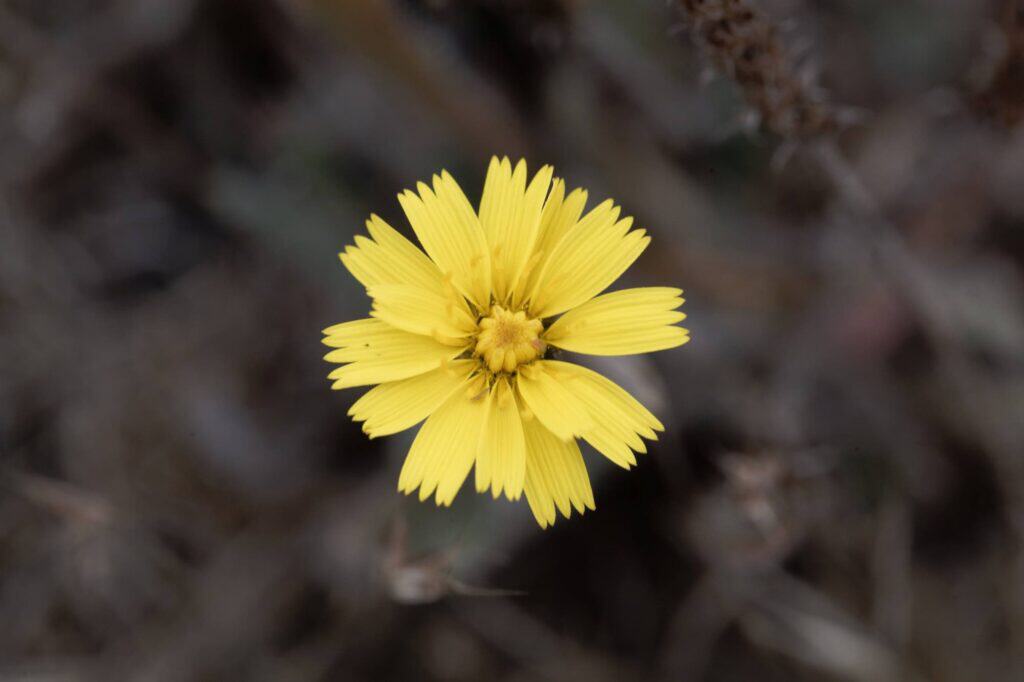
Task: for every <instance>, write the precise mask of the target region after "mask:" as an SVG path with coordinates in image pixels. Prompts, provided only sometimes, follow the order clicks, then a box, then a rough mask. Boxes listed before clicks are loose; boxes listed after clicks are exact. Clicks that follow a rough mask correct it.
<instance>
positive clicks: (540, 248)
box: [513, 178, 587, 307]
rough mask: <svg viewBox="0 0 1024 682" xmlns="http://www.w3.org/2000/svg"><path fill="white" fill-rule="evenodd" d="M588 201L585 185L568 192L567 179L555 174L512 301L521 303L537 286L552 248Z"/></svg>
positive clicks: (514, 303) (571, 225) (575, 221)
mask: <svg viewBox="0 0 1024 682" xmlns="http://www.w3.org/2000/svg"><path fill="white" fill-rule="evenodd" d="M586 203H587V193H586V191H585V190H582V189H574V190H573V191H572V192H571V193H570V194H569V196H568V197H566V196H565V183H564V182H563V181H562V180H561V178H555V179H554V180H553V181H552V184H551V192H550V193H549V194H548V199H547V201H546V202H545V203H544V212H543V213H542V214H541V219H540V230H539V232H538V233H537V242H536V245H535V246H534V249H533V256H531V258H530V260H529V261H528V262H527V267H526V270H525V271H524V272H523V275H522V278H521V281H520V282H519V286H517V287H516V291H515V292H514V297H513V305H514V306H516V307H518V306H519V304H520V303H521V302H522V301H523V300H524V299H525V298H526V297H527V296H528V294H529V293H530V292H532V291H533V290H534V289H535V288H536V284H537V280H538V278H539V277H540V274H541V272H542V271H543V269H544V267H545V266H546V265H547V262H548V260H550V258H551V252H552V251H553V250H554V248H555V246H556V245H557V244H558V243H559V242H560V241H562V238H563V237H564V236H565V235H566V233H567V232H568V231H569V230H570V229H571V228H572V227H574V226H575V225H576V223H577V222H579V219H580V215H582V213H583V207H584V206H585V205H586Z"/></svg>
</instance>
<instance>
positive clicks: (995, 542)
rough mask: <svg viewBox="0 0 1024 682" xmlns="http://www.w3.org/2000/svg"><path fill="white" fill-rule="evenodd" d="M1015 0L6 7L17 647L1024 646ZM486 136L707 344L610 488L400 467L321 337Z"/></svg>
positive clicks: (622, 377)
mask: <svg viewBox="0 0 1024 682" xmlns="http://www.w3.org/2000/svg"><path fill="white" fill-rule="evenodd" d="M1022 119H1024V6H1022V4H1021V3H1020V2H1019V0H1008V1H1004V0H992V1H989V0H900V1H898V2H896V1H893V0H759V1H754V0H670V1H669V2H666V1H665V0H642V1H640V2H634V1H630V0H615V1H607V2H599V1H597V0H475V1H470V0H394V1H387V0H247V1H244V2H243V1H242V0H234V1H229V0H173V1H168V0H46V1H45V2H43V1H39V0H3V1H2V2H0V140H2V146H0V149H2V153H0V680H33V681H44V680H45V681H49V680H55V681H56V680H60V681H64V680H69V681H73V680H93V679H96V680H157V681H164V680H167V681H172V680H438V681H440V680H456V681H457V680H483V679H488V680H495V679H497V680H509V681H515V682H518V681H525V680H587V681H588V682H590V681H601V680H692V681H697V680H721V681H734V680H735V681H746V680H759V681H762V680H767V681H774V680H854V681H870V682H874V681H886V680H932V681H935V682H940V681H946V680H985V681H986V682H988V681H1001V680H1006V681H1011V680H1021V679H1024V545H1022V536H1024V279H1022V278H1024V126H1020V125H1018V123H1019V122H1020V121H1021V120H1022ZM491 154H508V155H512V156H513V157H518V156H520V155H522V156H525V157H526V158H527V159H528V161H529V162H530V164H531V169H532V168H536V167H538V166H539V165H540V164H542V163H552V164H554V166H555V168H556V171H557V174H558V175H560V176H562V177H565V178H566V179H567V184H568V186H569V187H576V186H583V187H586V188H588V189H589V190H590V197H591V200H592V201H591V205H593V204H595V203H597V202H598V201H600V200H601V199H603V198H605V197H613V198H615V199H616V201H617V202H619V203H621V204H622V205H623V207H624V211H625V213H627V214H633V215H635V216H636V218H637V220H638V223H639V225H640V226H642V227H645V228H647V229H648V230H649V231H650V232H651V233H652V234H653V237H654V247H653V248H651V249H649V250H648V252H647V253H646V254H644V256H643V257H642V258H641V259H640V261H639V262H638V263H637V265H636V266H635V267H634V268H633V269H632V270H631V272H630V273H629V275H628V276H627V278H626V279H625V284H627V285H633V286H635V285H652V284H659V285H671V286H680V287H682V288H684V289H685V290H686V298H687V304H686V307H685V309H686V311H687V312H688V314H689V319H688V320H687V325H686V326H688V327H689V328H690V329H691V330H692V336H693V341H692V342H691V343H690V344H688V345H687V346H684V347H683V348H681V349H678V350H674V351H670V352H664V353H659V354H656V355H654V356H652V357H646V358H639V359H638V358H627V359H622V360H619V359H615V360H608V361H602V362H600V363H598V367H599V369H601V370H602V371H605V372H607V373H608V374H609V375H610V376H612V377H614V378H615V379H616V380H617V381H618V382H620V383H621V384H622V385H624V386H626V387H628V388H629V389H630V390H632V391H633V392H634V393H635V394H636V395H637V396H638V397H640V398H642V399H643V400H644V401H645V402H646V403H647V404H648V405H649V406H650V407H651V408H652V409H653V410H654V412H655V413H657V414H658V415H659V416H660V417H661V419H662V420H663V421H664V422H665V424H666V426H667V432H666V434H665V435H664V437H663V438H662V439H661V440H660V441H659V442H658V443H657V444H655V445H654V446H653V447H652V448H651V450H650V453H649V454H648V455H645V456H643V457H642V458H641V460H640V466H639V467H638V468H636V469H635V470H634V471H632V472H631V473H628V474H627V473H625V472H622V471H621V470H617V469H615V468H614V467H612V466H610V465H608V464H606V463H605V462H604V461H602V459H601V458H600V457H599V456H597V455H596V454H595V453H593V452H587V453H585V456H586V457H587V463H588V467H589V470H590V473H591V476H592V478H593V480H594V488H595V495H596V499H597V510H596V512H592V513H588V514H586V516H584V517H582V518H581V517H578V516H574V517H573V518H572V519H570V520H568V521H566V520H564V519H560V520H559V521H558V523H557V524H556V525H555V527H554V528H553V529H550V530H547V531H542V530H540V529H539V528H538V527H537V526H536V524H535V523H534V521H533V519H532V517H531V515H530V513H529V510H528V509H527V507H526V505H525V503H520V504H511V503H508V502H504V501H502V502H498V503H495V502H492V501H491V500H490V498H489V497H488V498H483V497H480V496H478V495H476V494H474V493H473V491H472V490H471V489H470V488H464V489H463V491H462V493H461V495H460V497H459V499H458V500H457V502H456V504H455V506H454V507H453V508H451V509H442V510H438V509H436V508H434V507H433V506H432V505H421V504H418V503H415V502H411V501H409V500H405V499H403V498H402V497H401V496H400V495H399V494H398V493H397V492H396V491H395V486H396V480H397V474H398V470H399V467H400V463H401V461H402V459H403V457H404V454H405V452H406V450H407V448H408V445H409V443H410V441H411V434H402V435H400V436H395V437H390V438H385V439H379V440H374V441H372V442H371V441H369V440H368V439H367V438H365V437H364V436H363V435H362V434H361V432H360V430H359V428H358V426H355V425H353V424H352V423H351V421H350V420H349V418H348V417H346V415H345V412H346V410H347V409H348V407H349V405H350V404H351V403H352V402H353V401H354V400H355V399H356V398H357V397H358V395H359V394H360V391H358V390H351V391H345V392H332V391H330V390H329V382H328V381H327V380H326V378H325V377H326V374H327V372H328V371H329V367H328V366H327V365H326V363H324V362H323V360H322V355H323V354H324V353H325V349H324V348H323V347H322V346H321V345H320V330H321V329H323V328H324V327H326V326H328V325H330V324H333V323H336V322H339V321H343V320H347V319H353V318H356V317H362V316H364V315H365V314H366V311H367V308H368V301H367V299H366V298H365V295H364V293H363V292H362V290H361V289H360V288H359V287H358V286H357V285H356V283H355V281H354V280H353V279H352V278H351V277H350V276H349V275H348V274H347V272H345V271H344V269H343V268H342V267H341V266H340V264H339V263H338V261H337V256H336V254H337V252H338V251H340V250H341V249H342V248H343V247H344V246H345V245H346V244H347V243H350V242H351V240H352V237H353V235H354V234H355V233H356V232H359V231H362V229H363V227H362V223H363V221H364V219H365V218H366V217H367V216H368V215H369V213H370V212H371V211H373V212H377V213H379V214H380V215H382V216H383V217H384V218H385V219H387V220H388V221H389V222H391V223H392V224H393V225H395V226H400V227H401V229H403V230H405V231H406V232H408V227H407V224H406V222H405V220H404V218H403V217H402V215H401V213H400V208H399V206H398V203H397V201H396V200H395V195H396V194H397V193H398V192H399V191H401V190H402V189H404V188H408V187H413V186H414V183H415V182H416V181H417V180H421V179H426V178H428V177H429V175H430V174H431V173H433V172H435V171H438V170H439V169H441V168H447V169H448V170H449V171H451V172H452V173H453V174H454V175H455V176H456V177H457V178H458V179H459V180H460V182H461V183H462V186H463V187H464V189H465V190H466V192H467V194H468V195H469V196H470V198H471V199H472V200H473V201H474V202H476V200H477V199H478V197H479V192H480V189H481V187H482V184H483V173H484V171H485V169H486V165H487V161H488V159H489V157H490V155H491Z"/></svg>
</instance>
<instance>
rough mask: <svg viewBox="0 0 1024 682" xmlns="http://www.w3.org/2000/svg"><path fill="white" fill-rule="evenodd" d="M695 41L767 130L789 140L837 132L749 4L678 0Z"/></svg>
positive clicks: (801, 72)
mask: <svg viewBox="0 0 1024 682" xmlns="http://www.w3.org/2000/svg"><path fill="white" fill-rule="evenodd" d="M679 4H680V7H681V8H682V10H683V12H684V13H685V15H686V18H687V20H688V22H689V25H690V28H691V32H692V34H693V39H694V41H695V42H696V43H697V45H698V46H700V47H701V49H702V50H703V51H704V53H705V54H706V55H707V56H708V58H709V59H710V60H711V61H712V63H713V64H714V65H715V66H716V67H717V68H719V69H721V70H722V71H724V72H725V73H727V74H728V75H729V76H730V77H731V78H732V79H733V80H734V81H736V83H737V85H739V87H740V89H741V90H742V92H743V96H744V98H745V99H746V101H747V103H748V104H749V105H750V106H751V107H753V108H754V110H755V111H756V112H757V114H758V115H759V116H760V119H761V124H762V125H763V126H764V127H765V128H766V129H768V130H770V131H772V132H774V133H776V134H777V135H780V136H782V137H784V138H787V139H791V140H792V139H803V140H806V139H809V138H815V137H820V136H821V135H824V134H827V133H832V132H835V131H836V130H837V129H838V127H839V126H838V123H839V119H838V116H837V114H836V111H835V110H834V109H833V108H832V107H830V106H829V105H828V104H827V103H826V102H825V100H824V97H823V96H822V94H821V89H820V88H819V87H818V86H817V85H816V83H815V82H814V77H813V73H812V72H811V71H810V70H807V69H800V68H798V66H797V63H796V60H795V58H794V57H793V55H792V54H791V53H790V51H789V50H787V49H786V46H785V44H784V43H783V41H782V38H781V37H780V35H779V31H778V29H777V27H776V25H775V24H774V23H773V22H772V21H771V20H770V19H769V18H768V17H767V16H766V15H765V14H764V12H762V11H761V10H760V9H758V8H757V7H756V6H754V5H753V4H752V3H751V2H749V1H748V0H679Z"/></svg>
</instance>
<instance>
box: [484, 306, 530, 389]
mask: <svg viewBox="0 0 1024 682" xmlns="http://www.w3.org/2000/svg"><path fill="white" fill-rule="evenodd" d="M542 331H544V325H542V324H541V322H540V320H535V319H533V318H530V317H527V316H526V313H525V312H523V311H522V310H520V311H518V312H515V313H513V312H511V311H508V310H505V309H504V308H502V307H501V306H500V305H496V306H494V307H493V308H491V314H490V315H488V316H487V317H485V318H483V319H482V320H480V325H479V332H478V333H477V337H476V349H475V350H474V351H473V353H474V355H476V356H478V357H480V358H483V362H484V364H485V365H487V368H488V369H489V370H491V371H492V372H513V371H515V369H516V368H517V367H519V366H520V365H524V364H526V363H528V362H533V361H534V360H536V359H537V358H538V357H540V356H541V354H542V353H543V352H544V342H543V341H541V339H540V333H541V332H542Z"/></svg>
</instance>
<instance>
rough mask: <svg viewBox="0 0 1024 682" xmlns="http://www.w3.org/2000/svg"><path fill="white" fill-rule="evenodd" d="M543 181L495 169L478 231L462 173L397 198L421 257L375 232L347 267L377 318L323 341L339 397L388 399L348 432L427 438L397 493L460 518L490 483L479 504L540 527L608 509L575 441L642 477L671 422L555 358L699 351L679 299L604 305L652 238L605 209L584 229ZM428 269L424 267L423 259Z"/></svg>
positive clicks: (577, 203) (558, 184) (625, 293)
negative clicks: (462, 493) (526, 512)
mask: <svg viewBox="0 0 1024 682" xmlns="http://www.w3.org/2000/svg"><path fill="white" fill-rule="evenodd" d="M586 199H587V193H586V192H585V191H583V190H580V189H576V190H574V191H572V192H570V193H569V194H568V195H567V194H566V193H565V184H564V182H563V181H562V180H560V179H558V178H554V179H552V168H551V167H550V166H544V167H543V168H541V169H540V170H539V171H538V172H537V174H536V175H534V176H533V178H532V179H530V180H529V182H527V172H526V163H525V162H524V161H520V162H519V163H518V164H516V166H515V168H514V169H513V167H512V164H511V163H510V162H509V160H508V159H507V158H505V159H501V160H499V159H497V158H493V159H491V164H490V167H489V168H488V171H487V180H486V182H485V184H484V190H483V197H482V199H481V201H480V208H479V213H477V212H476V211H474V210H473V207H472V205H470V203H469V201H468V200H467V199H466V196H465V195H464V194H463V193H462V190H461V189H460V188H459V185H458V184H457V183H456V182H455V180H454V179H453V178H452V177H451V176H450V175H449V174H448V173H447V172H442V173H441V175H440V176H437V175H435V176H434V178H433V184H432V186H428V185H426V184H424V183H419V184H418V185H417V191H416V192H412V191H406V192H404V193H403V194H400V195H399V197H398V201H399V203H400V204H401V205H402V208H403V210H404V211H405V214H406V216H407V217H408V219H409V223H410V224H411V225H412V229H413V231H414V232H415V233H416V237H417V238H418V239H419V242H420V244H422V246H423V250H422V251H421V250H420V249H419V248H417V247H416V245H414V244H413V243H412V242H410V241H409V240H407V239H406V238H405V237H403V236H402V235H401V234H399V233H398V232H397V231H396V230H395V229H394V228H392V227H391V226H389V225H388V224H387V223H385V222H384V221H383V220H381V219H380V218H379V217H378V216H376V215H372V216H370V219H369V220H368V221H367V222H366V228H367V231H368V232H369V237H364V236H357V237H356V238H355V245H354V246H350V247H348V248H347V249H346V250H345V252H344V253H342V254H340V255H341V261H342V263H344V265H345V267H346V268H348V270H349V272H351V273H352V275H353V276H354V277H355V278H356V279H357V280H359V282H360V283H361V284H362V285H363V286H365V287H366V291H367V293H368V294H369V296H370V297H371V299H372V300H373V306H372V310H371V312H370V315H371V316H370V317H369V318H366V319H361V320H354V321H351V322H344V323H342V324H338V325H334V326H333V327H329V328H328V329H326V330H324V335H325V338H324V343H325V344H326V345H327V346H330V347H331V348H333V349H334V350H332V351H331V352H329V353H328V354H327V356H326V360H327V361H328V362H333V363H339V364H340V365H341V366H340V367H338V368H336V369H335V370H334V371H332V372H331V374H330V375H329V377H330V378H331V379H332V380H333V381H334V384H333V388H335V389H342V388H349V387H353V386H368V385H374V384H376V386H375V387H374V388H372V389H370V390H369V391H368V392H367V393H366V394H365V395H363V396H362V397H361V398H360V399H359V400H357V401H356V402H355V404H354V405H353V406H352V409H351V410H350V411H349V414H350V415H351V416H352V417H353V418H354V419H355V420H356V421H361V422H363V431H365V432H366V433H367V434H369V436H370V437H371V438H375V437H377V436H384V435H389V434H393V433H397V432H399V431H403V430H405V429H408V428H411V427H413V426H415V425H416V424H418V423H420V422H422V421H424V420H426V421H425V423H424V424H423V426H422V427H421V428H420V430H419V433H418V434H417V435H416V438H415V440H414V441H413V444H412V447H411V449H410V450H409V454H408V456H407V457H406V460H405V464H404V465H403V466H402V471H401V474H400V475H399V479H398V489H399V490H400V491H402V492H404V493H406V494H411V493H412V492H413V491H415V490H417V489H418V490H419V498H420V500H426V499H427V498H428V497H430V496H431V495H433V496H434V499H435V500H436V501H437V503H438V504H444V505H449V504H451V502H452V500H453V499H454V498H455V495H456V493H458V491H459V488H461V487H462V484H463V482H464V481H465V479H466V477H467V476H468V475H469V472H470V470H471V469H474V467H475V479H476V489H477V491H478V492H485V491H487V490H490V491H491V494H492V495H493V496H494V497H495V498H497V497H498V496H500V495H501V494H504V495H505V496H506V497H507V498H508V499H510V500H517V499H519V498H520V496H521V495H522V494H523V493H524V492H525V493H526V498H527V501H528V503H529V505H530V509H531V510H532V511H533V514H534V516H535V517H536V519H537V521H538V523H540V525H541V526H543V527H547V526H548V525H550V524H552V523H554V521H555V516H556V514H555V510H556V508H557V509H558V511H560V512H561V513H562V514H563V515H564V516H566V517H568V516H569V514H570V513H571V510H572V509H573V508H575V509H576V511H577V512H579V513H581V514H582V513H583V512H584V510H585V509H593V508H594V495H593V492H592V490H591V487H590V479H589V477H588V475H587V470H586V467H585V465H584V463H583V457H582V455H581V453H580V448H579V444H578V442H577V441H578V439H583V440H584V441H586V442H587V443H589V444H590V445H591V446H592V447H593V448H594V449H595V450H597V451H598V452H600V453H601V454H602V455H604V456H605V457H607V458H608V459H610V460H611V461H612V462H614V463H615V464H617V465H619V466H621V467H623V468H625V469H628V468H630V467H631V466H633V465H635V464H636V457H635V455H634V452H646V448H645V446H644V442H643V439H644V438H646V439H649V440H654V439H656V438H657V435H656V431H661V430H663V427H662V425H661V422H659V421H658V420H657V419H656V418H655V417H654V415H652V414H651V413H650V412H649V411H648V410H647V409H646V408H645V407H644V406H643V405H641V404H640V403H639V402H638V401H637V400H636V399H635V398H633V397H632V396H631V395H630V394H629V393H627V392H626V391H625V390H623V389H622V388H621V387H619V386H618V385H616V384H615V383H614V382H612V381H611V380H609V379H607V378H605V377H604V376H602V375H600V374H598V373H597V372H594V371H592V370H589V369H587V368H585V367H583V366H581V365H577V364H573V363H569V362H563V361H560V360H556V359H554V358H553V356H552V355H553V354H552V351H553V349H559V348H560V349H564V350H568V351H574V352H578V353H585V354H591V355H631V354H636V353H646V352H650V351H656V350H663V349H666V348H673V347H675V346H680V345H682V344H684V343H686V342H687V341H689V333H688V332H687V330H686V329H683V328H682V327H679V326H677V323H678V322H680V321H682V320H683V319H684V317H685V315H684V314H683V313H681V312H679V311H678V310H677V308H679V306H680V305H682V303H683V299H682V298H681V294H682V291H681V290H679V289H672V288H667V287H646V288H637V289H623V290H620V291H614V292H612V293H607V294H602V292H603V291H604V290H605V289H607V288H608V287H609V286H610V285H611V284H612V283H613V282H614V281H615V280H616V279H618V278H619V276H620V275H621V274H622V273H623V272H624V271H625V270H626V268H628V267H629V266H630V265H631V264H632V263H633V261H634V260H636V258H637V257H638V256H639V255H640V253H641V252H643V250H644V248H646V246H647V244H648V243H649V242H650V237H648V236H646V234H645V232H644V231H643V230H633V229H631V227H632V222H633V221H632V219H631V218H620V216H619V208H618V207H617V206H615V205H614V204H613V203H612V202H611V201H605V202H604V203H602V204H600V205H598V206H597V207H595V208H593V209H591V210H590V211H589V212H588V213H587V214H586V215H583V208H584V205H585V203H586ZM424 251H425V253H424Z"/></svg>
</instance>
